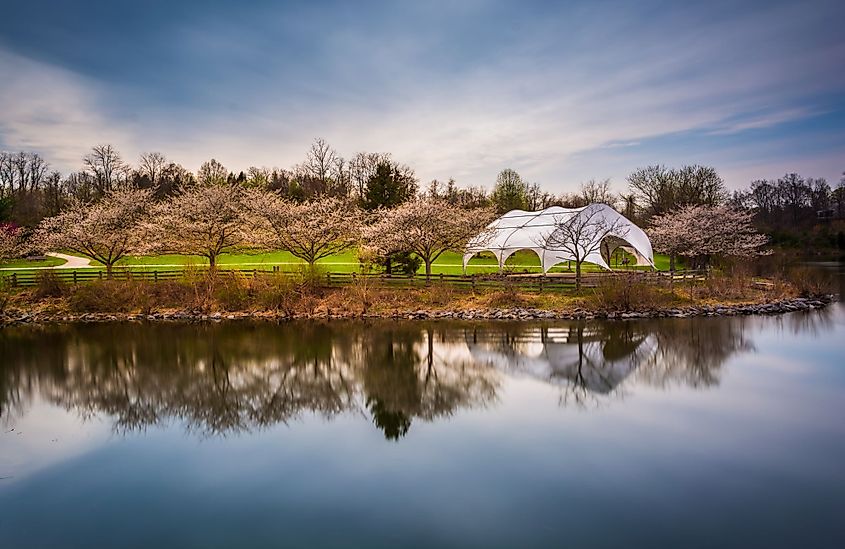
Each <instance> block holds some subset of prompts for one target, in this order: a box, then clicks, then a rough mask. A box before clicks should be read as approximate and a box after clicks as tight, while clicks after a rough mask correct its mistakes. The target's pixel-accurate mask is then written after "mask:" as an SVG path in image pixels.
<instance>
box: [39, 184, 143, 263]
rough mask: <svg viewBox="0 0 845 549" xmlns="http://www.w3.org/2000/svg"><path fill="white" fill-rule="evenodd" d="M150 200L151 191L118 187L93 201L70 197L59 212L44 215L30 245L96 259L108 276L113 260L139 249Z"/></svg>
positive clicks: (139, 251)
mask: <svg viewBox="0 0 845 549" xmlns="http://www.w3.org/2000/svg"><path fill="white" fill-rule="evenodd" d="M151 204H152V191H150V190H142V189H133V188H125V187H119V188H116V189H113V190H111V191H107V192H106V194H105V195H104V196H103V198H102V199H101V200H100V201H99V202H96V203H94V204H88V203H85V202H82V201H79V200H74V201H73V202H71V204H70V205H69V206H68V207H67V208H65V209H64V210H63V211H62V212H61V213H59V214H58V215H56V216H53V217H48V218H46V219H44V220H43V221H42V222H41V224H40V225H39V226H38V228H37V230H36V231H35V234H34V236H33V246H35V247H37V248H40V249H44V250H56V251H57V250H67V251H70V252H74V253H77V254H79V255H81V256H84V257H87V258H89V259H93V260H95V261H99V262H100V263H102V264H103V265H105V266H106V273H107V274H108V276H109V277H111V274H112V269H113V268H114V265H115V263H117V262H118V261H120V260H121V259H122V258H124V257H125V256H127V255H129V254H132V253H141V252H142V251H143V249H144V248H145V244H146V236H145V231H144V228H143V223H144V221H145V219H146V218H147V216H148V214H149V210H150V207H151Z"/></svg>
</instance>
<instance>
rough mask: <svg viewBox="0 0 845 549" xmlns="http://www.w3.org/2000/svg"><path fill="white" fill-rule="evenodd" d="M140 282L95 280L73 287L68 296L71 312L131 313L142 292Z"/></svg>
mask: <svg viewBox="0 0 845 549" xmlns="http://www.w3.org/2000/svg"><path fill="white" fill-rule="evenodd" d="M140 286H146V284H143V283H141V282H134V281H131V280H108V279H106V280H95V281H92V282H88V283H85V284H78V285H76V286H74V288H73V290H72V291H71V292H70V295H69V296H68V306H69V307H70V309H71V310H73V311H77V312H81V313H126V312H130V311H132V310H133V309H134V308H135V307H136V303H137V302H138V301H139V299H138V294H139V293H141V292H142V291H143V289H142V288H140Z"/></svg>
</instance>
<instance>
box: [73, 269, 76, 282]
mask: <svg viewBox="0 0 845 549" xmlns="http://www.w3.org/2000/svg"><path fill="white" fill-rule="evenodd" d="M73 283H74V284H76V271H73Z"/></svg>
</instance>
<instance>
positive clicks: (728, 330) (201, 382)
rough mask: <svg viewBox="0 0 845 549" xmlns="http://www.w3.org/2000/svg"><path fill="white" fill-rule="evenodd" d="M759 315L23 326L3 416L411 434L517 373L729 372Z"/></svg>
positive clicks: (140, 425)
mask: <svg viewBox="0 0 845 549" xmlns="http://www.w3.org/2000/svg"><path fill="white" fill-rule="evenodd" d="M751 322H755V320H753V319H747V318H713V319H663V320H647V321H636V322H604V323H601V322H555V323H483V324H481V323H480V324H468V323H419V322H409V323H397V322H386V321H385V322H373V323H363V322H329V323H325V322H323V323H321V322H301V323H300V322H297V323H288V324H281V325H277V324H270V323H229V324H225V323H224V324H175V323H174V324H130V323H121V324H118V323H114V324H79V325H51V326H14V327H7V328H4V329H2V330H0V356H2V365H0V417H2V418H3V419H5V420H6V422H9V421H10V418H11V417H14V416H17V415H20V414H24V413H26V409H27V407H28V404H29V402H30V401H31V399H32V398H34V397H35V396H36V395H38V396H40V397H41V398H43V399H45V400H47V401H49V402H51V403H54V404H56V405H58V406H62V407H64V408H66V409H68V410H72V411H75V412H77V413H79V414H80V415H81V416H82V417H89V416H94V415H101V414H105V415H108V416H111V417H112V418H113V421H114V428H115V430H116V431H118V432H126V431H136V430H143V429H146V428H147V427H148V426H153V425H157V424H162V423H165V422H168V421H173V420H175V421H179V422H182V423H183V424H184V425H186V426H187V428H188V429H190V430H194V431H197V432H199V433H201V434H202V435H204V436H209V435H226V434H229V433H237V432H241V431H251V430H258V429H263V428H267V427H269V426H272V425H275V424H277V423H287V422H289V421H291V420H295V419H297V418H300V417H301V416H303V415H304V414H316V415H319V416H322V417H325V418H332V417H335V416H337V415H338V414H342V413H346V412H352V411H354V412H363V413H365V414H367V415H369V416H370V417H371V420H372V422H373V424H374V425H375V426H376V427H378V428H379V429H380V430H382V431H383V433H384V436H385V437H386V438H387V439H391V440H397V439H399V438H401V437H403V436H405V435H406V434H407V433H408V432H409V430H410V429H411V427H412V425H413V423H414V422H415V421H434V420H437V419H438V418H445V417H448V416H451V415H452V414H455V413H456V412H457V411H458V410H461V409H466V408H473V407H480V406H485V405H487V404H489V403H491V402H493V401H494V400H495V398H496V392H497V389H498V387H499V385H500V383H501V381H502V375H503V374H504V375H507V376H513V375H522V376H530V377H532V378H536V379H539V380H542V381H543V382H546V383H551V384H554V385H557V386H560V387H561V388H562V391H563V399H562V402H563V403H564V404H569V403H571V402H572V403H576V404H583V403H585V402H587V401H588V400H589V399H594V398H598V397H601V396H603V395H609V394H619V391H620V387H623V386H625V385H626V384H630V383H648V384H651V385H656V386H665V385H667V384H671V383H678V384H684V385H688V386H692V387H707V386H711V385H715V384H718V382H719V376H720V369H721V366H722V364H724V362H725V361H726V360H727V359H728V358H729V357H730V356H732V355H733V354H735V353H737V352H741V351H748V350H752V349H753V346H752V343H751V341H750V340H749V338H748V336H747V334H746V333H747V332H748V331H749V330H747V325H748V323H751ZM822 325H824V323H823V322H822ZM814 328H815V329H819V326H818V325H814Z"/></svg>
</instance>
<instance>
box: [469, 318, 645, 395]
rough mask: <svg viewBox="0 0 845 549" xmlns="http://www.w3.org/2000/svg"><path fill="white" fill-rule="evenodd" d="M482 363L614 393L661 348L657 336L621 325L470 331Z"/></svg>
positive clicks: (473, 349) (474, 353) (476, 356)
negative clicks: (511, 332) (513, 332)
mask: <svg viewBox="0 0 845 549" xmlns="http://www.w3.org/2000/svg"><path fill="white" fill-rule="evenodd" d="M465 338H466V343H467V347H468V348H469V351H470V354H471V356H472V357H473V359H475V360H476V361H478V362H480V363H483V364H488V365H490V366H492V367H494V368H496V369H497V370H499V371H502V372H505V373H508V374H510V375H514V374H516V375H525V376H528V377H531V378H534V379H538V380H540V381H543V382H545V383H551V384H555V385H570V386H575V387H579V388H583V389H586V390H587V391H590V392H592V393H597V394H608V393H610V392H612V391H614V390H615V389H616V388H617V387H618V386H619V385H620V384H622V382H624V381H625V380H626V379H627V378H628V377H629V376H630V375H631V373H632V372H633V371H634V370H636V369H637V368H638V367H639V366H640V365H641V364H643V363H645V362H647V361H649V360H652V359H653V358H654V356H655V353H656V352H657V349H658V345H657V338H656V337H655V335H654V334H651V333H647V332H639V331H637V330H634V329H633V328H632V327H631V326H629V325H626V324H620V325H619V327H618V328H617V329H616V330H608V329H606V328H603V327H601V326H591V327H590V326H587V325H585V324H578V325H572V326H568V327H559V328H555V327H545V328H533V329H528V330H524V331H522V332H520V333H519V334H518V335H515V336H513V335H509V336H506V337H503V334H502V333H501V332H499V331H496V330H484V329H474V330H472V331H471V332H468V333H466V334H465Z"/></svg>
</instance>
